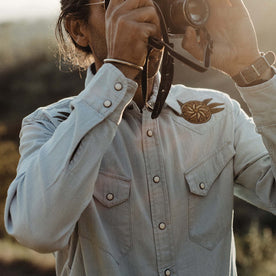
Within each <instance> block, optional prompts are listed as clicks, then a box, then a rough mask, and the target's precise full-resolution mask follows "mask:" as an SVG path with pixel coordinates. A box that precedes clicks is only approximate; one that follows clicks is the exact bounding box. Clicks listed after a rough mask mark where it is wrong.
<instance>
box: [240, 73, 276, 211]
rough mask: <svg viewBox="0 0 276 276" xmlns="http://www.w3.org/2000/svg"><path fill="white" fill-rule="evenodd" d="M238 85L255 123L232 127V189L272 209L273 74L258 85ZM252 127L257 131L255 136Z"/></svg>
mask: <svg viewBox="0 0 276 276" xmlns="http://www.w3.org/2000/svg"><path fill="white" fill-rule="evenodd" d="M238 89H239V91H240V93H241V95H242V97H243V99H244V100H245V102H246V103H247V104H248V106H249V109H250V111H251V114H252V116H253V119H254V122H255V124H256V126H255V125H252V126H251V127H248V126H244V125H243V124H241V125H240V126H239V127H237V129H236V137H237V138H236V139H237V142H236V143H237V146H236V147H237V153H238V154H237V156H236V162H235V164H236V172H237V176H236V183H237V184H239V185H236V187H235V188H236V189H235V192H236V194H237V195H238V196H239V197H241V198H243V199H245V200H247V201H250V202H251V203H253V204H255V205H257V206H259V207H260V208H263V209H265V210H268V211H270V212H272V213H276V188H275V178H276V167H275V164H276V155H275V154H276V151H275V145H276V128H275V125H276V113H275V111H274V110H275V109H274V103H275V101H276V77H273V78H272V79H271V80H269V81H267V82H265V83H262V84H260V85H256V86H252V87H244V88H240V87H239V88H238ZM240 121H242V120H240ZM256 127H257V131H258V132H259V133H260V134H261V137H259V138H258V136H257V135H256V133H255V128H256ZM263 144H264V145H265V147H266V150H265V148H264V146H263ZM267 152H268V153H269V154H268V153H267ZM254 156H255V157H254Z"/></svg>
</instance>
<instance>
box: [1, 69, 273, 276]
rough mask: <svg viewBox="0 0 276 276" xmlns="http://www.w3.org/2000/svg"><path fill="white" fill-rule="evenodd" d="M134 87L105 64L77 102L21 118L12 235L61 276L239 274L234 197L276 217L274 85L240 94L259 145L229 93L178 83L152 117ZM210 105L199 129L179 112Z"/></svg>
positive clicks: (8, 216) (8, 214) (8, 215)
mask: <svg viewBox="0 0 276 276" xmlns="http://www.w3.org/2000/svg"><path fill="white" fill-rule="evenodd" d="M157 86H158V83H156V85H155V88H154V91H155V94H154V95H153V96H152V98H151V100H150V101H151V102H154V100H155V97H156V90H157ZM136 89H137V84H136V83H135V82H133V81H131V80H128V79H126V78H125V77H124V76H123V74H122V73H121V72H120V71H119V70H118V69H116V67H114V66H113V65H111V64H105V65H103V66H102V67H101V69H100V70H99V71H98V73H97V74H96V75H95V76H92V75H91V73H90V74H88V77H87V80H86V87H85V89H84V91H83V92H81V93H80V94H79V95H78V96H76V97H73V98H68V99H64V100H62V101H59V102H57V103H55V104H53V105H50V106H47V107H44V108H39V109H38V110H37V111H35V112H34V113H33V114H31V115H29V116H28V117H27V118H25V119H24V121H23V125H22V131H21V142H20V154H21V159H20V162H19V165H18V171H17V176H16V178H15V180H14V181H13V183H12V184H11V186H10V188H9V192H8V198H7V202H6V210H5V225H6V229H7V231H8V233H9V234H11V235H13V236H14V237H16V239H18V241H19V242H21V243H22V244H23V245H25V246H28V247H31V248H33V249H35V250H37V251H40V252H54V251H55V256H56V268H57V275H62V276H64V275H74V276H84V275H88V276H90V275H93V276H94V275H95V276H110V275H113V276H142V275H143V276H157V275H159V276H163V275H167V276H168V275H178V276H184V275H188V276H202V275H207V276H224V275H236V266H235V246H234V238H233V230H232V219H233V196H234V194H235V195H237V196H239V197H241V198H243V199H245V200H247V201H249V202H251V203H253V204H255V205H256V206H259V207H260V208H263V209H266V210H268V211H270V212H273V213H275V205H276V191H275V180H274V176H276V170H275V166H274V164H275V161H276V157H275V153H276V148H275V146H276V111H275V103H276V77H274V78H273V79H272V80H270V81H268V82H265V83H263V84H261V85H257V86H254V87H249V88H239V91H240V92H241V94H242V96H243V98H244V99H245V101H246V102H247V104H248V105H249V108H250V109H251V112H252V114H253V117H254V121H255V123H256V125H257V130H258V132H259V133H260V134H261V135H262V137H261V135H260V134H257V133H256V131H255V128H256V127H255V125H254V123H253V121H252V119H250V118H249V117H248V116H247V115H246V114H245V113H244V112H243V111H242V110H241V109H240V106H239V104H238V103H237V102H236V101H233V100H231V99H230V98H229V97H228V96H227V95H225V94H223V93H220V92H217V91H212V90H207V89H193V88H188V87H185V86H183V85H175V86H173V87H172V89H171V92H170V94H169V96H168V98H167V101H166V105H165V107H164V109H163V110H162V113H161V115H160V116H159V117H158V119H156V120H152V119H151V118H150V116H151V112H150V110H147V109H145V108H144V109H143V111H142V112H140V110H139V109H138V108H137V106H136V104H135V103H133V102H132V98H133V96H134V94H135V91H136ZM207 99H209V103H208V106H209V108H211V107H212V105H211V104H213V103H220V104H222V105H220V107H223V108H224V109H223V110H221V111H220V112H217V113H214V114H212V115H211V119H210V120H209V121H207V122H206V123H202V124H194V123H191V122H189V121H188V120H186V119H185V118H184V117H183V116H181V114H182V110H181V105H180V103H181V104H185V103H188V102H192V101H197V102H203V101H204V100H207ZM210 99H211V100H210ZM262 138H263V141H264V143H265V145H266V148H267V149H268V151H269V154H270V156H269V154H268V151H267V150H266V148H265V146H264V144H263V142H262ZM273 175H274V176H273Z"/></svg>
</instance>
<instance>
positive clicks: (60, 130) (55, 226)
mask: <svg viewBox="0 0 276 276" xmlns="http://www.w3.org/2000/svg"><path fill="white" fill-rule="evenodd" d="M109 67H112V66H111V65H109ZM112 70H114V68H113V67H112V68H109V71H112ZM116 70H117V69H116ZM106 71H108V70H106ZM117 71H118V70H117ZM104 73H106V74H107V76H104V74H102V75H101V72H99V75H98V76H97V79H95V78H96V77H94V79H93V80H92V82H91V83H90V84H89V85H88V87H87V88H86V89H85V90H84V91H83V92H82V93H81V94H80V95H79V96H78V97H76V98H75V99H74V100H73V102H72V109H73V111H72V113H71V114H70V116H69V117H68V118H67V120H65V121H64V122H62V123H61V124H60V125H59V126H58V127H57V128H56V129H55V131H54V132H53V133H52V136H51V137H50V138H48V140H47V141H45V143H42V144H41V146H38V147H37V148H34V146H32V144H35V142H36V141H39V140H41V139H44V138H45V136H49V135H50V134H46V128H44V129H39V126H40V124H38V123H37V126H35V127H34V126H33V125H32V124H31V123H30V122H25V126H24V127H23V129H22V133H23V136H22V138H21V153H22V157H21V161H20V164H19V167H18V175H17V177H16V179H15V180H14V182H13V183H12V185H11V187H10V190H9V195H8V198H7V203H6V214H5V223H6V228H7V231H8V232H9V233H10V234H11V235H14V236H15V237H16V238H17V239H18V240H19V241H20V242H21V243H23V244H25V245H27V246H29V247H32V248H35V249H37V250H40V251H53V250H56V249H58V248H61V247H63V246H65V245H66V244H67V242H68V239H69V237H70V234H71V233H72V231H73V229H74V226H75V223H76V221H77V220H78V218H79V217H80V214H81V213H82V211H83V210H84V209H85V207H86V206H87V205H88V202H89V200H91V198H92V194H93V187H94V183H95V181H96V179H97V176H98V170H99V166H100V162H101V159H102V157H103V155H104V153H105V151H106V149H107V148H108V146H109V145H110V143H111V142H112V140H113V138H114V136H115V134H116V131H117V127H118V124H119V121H120V118H121V115H122V112H123V110H124V108H125V106H126V105H127V103H128V102H129V101H130V100H131V99H132V97H133V94H134V92H135V85H134V83H132V82H131V83H129V82H128V81H127V80H126V79H125V78H124V77H123V76H122V74H121V73H119V71H118V72H115V73H114V72H113V73H110V74H109V75H108V73H107V72H104ZM101 78H103V79H101ZM107 80H108V81H107ZM118 81H121V82H122V86H123V88H122V90H121V91H114V83H116V82H118ZM103 83H105V84H106V85H105V88H104V89H103V87H102V86H103ZM106 100H109V101H111V102H112V105H111V106H109V107H105V106H104V102H105V101H106ZM43 132H44V133H43ZM40 135H42V137H40ZM30 139H34V140H33V141H32V140H30Z"/></svg>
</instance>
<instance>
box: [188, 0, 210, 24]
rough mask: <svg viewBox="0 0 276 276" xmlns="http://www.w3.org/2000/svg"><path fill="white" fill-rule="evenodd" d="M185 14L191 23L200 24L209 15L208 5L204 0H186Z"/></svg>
mask: <svg viewBox="0 0 276 276" xmlns="http://www.w3.org/2000/svg"><path fill="white" fill-rule="evenodd" d="M185 14H186V17H187V19H188V20H189V21H190V23H191V25H194V26H201V25H203V24H204V23H206V21H207V19H208V16H209V7H208V4H207V3H206V1H204V0H188V1H186V5H185Z"/></svg>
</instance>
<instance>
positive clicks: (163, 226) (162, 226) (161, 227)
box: [159, 222, 166, 230]
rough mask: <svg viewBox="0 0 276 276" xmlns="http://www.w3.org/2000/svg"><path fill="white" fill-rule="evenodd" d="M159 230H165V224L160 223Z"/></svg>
mask: <svg viewBox="0 0 276 276" xmlns="http://www.w3.org/2000/svg"><path fill="white" fill-rule="evenodd" d="M159 229H160V230H165V229H166V224H165V223H164V222H161V223H160V224H159Z"/></svg>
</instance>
